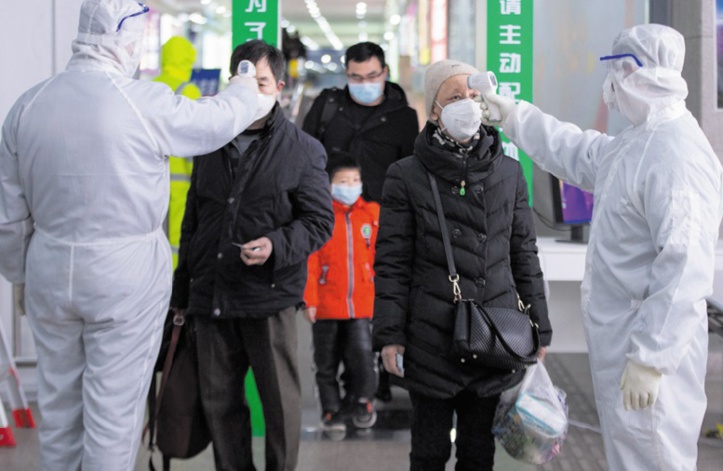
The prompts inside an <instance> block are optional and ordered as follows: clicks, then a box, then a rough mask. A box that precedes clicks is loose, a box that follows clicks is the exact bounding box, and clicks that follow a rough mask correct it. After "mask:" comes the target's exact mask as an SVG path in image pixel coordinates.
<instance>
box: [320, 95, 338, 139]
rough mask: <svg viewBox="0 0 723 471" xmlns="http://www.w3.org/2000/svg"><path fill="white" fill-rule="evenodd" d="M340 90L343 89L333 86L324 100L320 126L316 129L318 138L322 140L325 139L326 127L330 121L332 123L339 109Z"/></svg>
mask: <svg viewBox="0 0 723 471" xmlns="http://www.w3.org/2000/svg"><path fill="white" fill-rule="evenodd" d="M340 91H341V90H339V89H338V88H332V89H331V90H330V91H329V93H328V94H327V97H326V101H324V108H322V110H321V119H320V120H319V127H318V128H317V131H316V138H317V139H319V140H320V141H321V140H322V139H324V134H326V128H327V127H328V126H329V123H331V120H332V119H333V118H334V115H335V114H336V112H337V110H338V109H339V99H340V97H341V94H340V93H339V92H340Z"/></svg>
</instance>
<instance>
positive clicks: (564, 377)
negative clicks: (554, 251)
mask: <svg viewBox="0 0 723 471" xmlns="http://www.w3.org/2000/svg"><path fill="white" fill-rule="evenodd" d="M546 366H547V369H548V371H549V373H550V376H551V377H552V379H553V382H554V383H555V384H556V385H558V386H559V387H561V388H562V389H564V390H565V391H566V392H567V401H568V405H569V410H570V421H571V426H570V429H569V432H568V437H567V440H566V442H565V444H564V447H563V450H562V453H561V454H560V456H559V457H558V458H557V459H556V460H555V461H553V462H552V463H549V464H547V465H545V466H541V467H539V468H538V469H539V470H545V471H548V470H564V471H568V470H569V471H595V470H605V469H607V466H606V463H605V458H604V453H603V448H602V439H601V437H600V434H599V432H598V431H597V430H596V429H597V427H598V422H597V415H596V412H595V403H594V401H593V395H592V384H591V379H590V368H589V366H588V360H587V355H585V354H550V355H548V359H547V361H546ZM707 386H708V396H709V413H708V414H707V416H706V420H705V423H704V430H705V429H709V428H712V427H714V425H715V424H716V422H718V423H723V349H721V352H720V355H718V354H717V353H716V354H713V355H711V361H710V364H709V380H708V384H707ZM394 394H395V397H394V400H393V401H392V402H391V403H389V404H380V405H379V414H380V419H379V422H378V424H377V425H376V426H375V427H374V428H373V429H371V430H369V431H368V432H366V433H363V432H355V433H350V434H349V435H348V436H347V437H346V438H344V439H343V440H341V441H332V440H330V439H329V438H328V437H325V436H324V434H323V433H322V432H320V431H319V430H318V428H317V426H318V412H317V411H316V410H315V409H310V408H306V409H305V410H304V415H303V427H304V429H303V433H302V441H301V449H300V454H299V466H298V468H297V469H298V470H299V471H369V470H375V471H402V470H405V469H408V466H409V465H408V453H409V431H408V429H406V428H403V425H404V422H405V421H406V420H408V410H409V401H408V397H407V396H406V394H405V392H404V391H402V390H399V389H394ZM14 432H15V437H16V439H17V441H18V446H17V447H16V448H0V469H2V470H3V471H30V470H35V469H38V464H39V460H38V441H37V434H36V432H35V431H34V430H23V429H15V431H14ZM263 447H264V444H263V440H262V439H254V453H255V457H254V461H255V462H256V463H259V464H258V465H257V466H258V469H259V470H263V469H264V467H263V464H261V463H263ZM698 450H699V459H698V469H699V470H700V471H713V470H720V469H721V465H720V463H721V462H723V440H713V439H701V440H700V441H699V446H698ZM453 461H454V460H450V462H449V463H448V465H447V470H453V469H454V462H453ZM495 462H496V465H495V470H500V471H513V470H514V471H528V470H529V471H533V470H535V469H536V468H535V467H534V466H530V465H526V464H522V463H519V462H516V461H514V460H513V459H511V458H510V457H509V456H507V454H506V453H505V452H504V451H503V450H501V447H499V446H498V450H497V456H496V459H495ZM155 463H156V466H157V469H160V465H161V460H160V457H156V459H155ZM136 469H137V470H147V469H148V454H147V452H146V450H141V451H140V452H139V456H138V460H137V466H136ZM172 469H174V470H188V471H190V470H194V471H203V470H212V469H213V454H212V452H211V450H210V449H208V450H206V451H204V452H203V453H202V454H200V455H199V456H197V457H195V458H193V459H191V460H187V461H180V460H174V461H173V462H172Z"/></svg>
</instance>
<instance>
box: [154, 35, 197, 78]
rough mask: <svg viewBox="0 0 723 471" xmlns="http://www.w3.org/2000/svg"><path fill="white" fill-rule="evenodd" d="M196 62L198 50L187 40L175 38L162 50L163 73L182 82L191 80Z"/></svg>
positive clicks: (167, 42) (179, 37)
mask: <svg viewBox="0 0 723 471" xmlns="http://www.w3.org/2000/svg"><path fill="white" fill-rule="evenodd" d="M195 62H196V49H195V48H194V47H193V44H191V42H190V41H189V40H187V39H186V38H183V37H181V36H173V37H172V38H171V39H169V40H168V41H166V43H165V44H164V45H163V47H162V48H161V71H162V72H163V73H164V74H168V75H170V76H172V77H175V78H177V79H179V80H181V81H182V82H187V81H189V80H190V79H191V73H192V72H193V64H194V63H195Z"/></svg>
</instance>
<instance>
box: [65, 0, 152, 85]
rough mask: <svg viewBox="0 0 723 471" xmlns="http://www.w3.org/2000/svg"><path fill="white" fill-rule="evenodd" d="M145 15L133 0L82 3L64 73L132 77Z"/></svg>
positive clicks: (137, 59) (138, 61) (96, 0)
mask: <svg viewBox="0 0 723 471" xmlns="http://www.w3.org/2000/svg"><path fill="white" fill-rule="evenodd" d="M147 11H148V10H147V9H146V7H144V6H142V5H141V4H139V3H138V2H135V1H133V0H85V1H84V2H83V5H82V6H81V7H80V21H79V23H78V36H77V38H76V39H75V40H74V41H73V43H72V50H73V56H72V57H71V58H70V62H69V63H68V67H67V69H68V70H106V71H110V72H116V73H120V74H122V75H124V76H126V77H132V76H133V75H134V74H135V72H136V69H138V65H139V64H140V62H141V50H142V39H143V28H144V27H145V22H146V16H145V13H147Z"/></svg>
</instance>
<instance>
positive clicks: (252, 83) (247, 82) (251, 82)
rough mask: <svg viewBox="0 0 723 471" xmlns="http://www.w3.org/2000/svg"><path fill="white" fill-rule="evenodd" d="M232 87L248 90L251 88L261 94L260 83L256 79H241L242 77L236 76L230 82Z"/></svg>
mask: <svg viewBox="0 0 723 471" xmlns="http://www.w3.org/2000/svg"><path fill="white" fill-rule="evenodd" d="M228 83H229V86H230V85H241V86H244V87H247V88H251V89H253V90H255V91H256V93H258V92H259V83H258V82H257V81H256V77H241V76H240V75H234V76H233V77H231V78H230V79H229V81H228Z"/></svg>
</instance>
